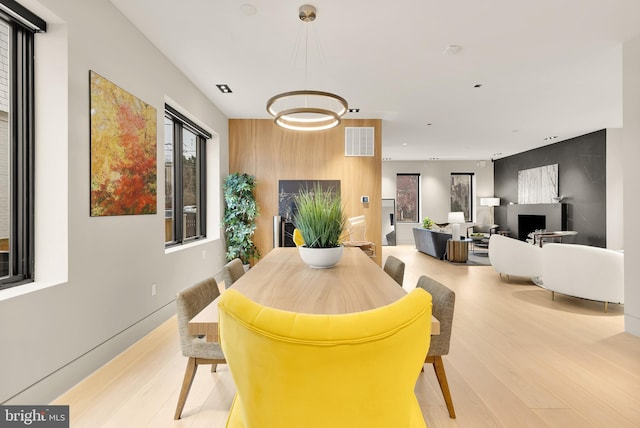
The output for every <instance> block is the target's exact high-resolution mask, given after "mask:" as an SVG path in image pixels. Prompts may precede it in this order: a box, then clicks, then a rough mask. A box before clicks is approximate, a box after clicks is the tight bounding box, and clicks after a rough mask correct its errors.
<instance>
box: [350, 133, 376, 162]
mask: <svg viewBox="0 0 640 428" xmlns="http://www.w3.org/2000/svg"><path fill="white" fill-rule="evenodd" d="M373 130H374V128H373V127H366V128H365V127H345V128H344V155H345V156H373V145H374V143H373Z"/></svg>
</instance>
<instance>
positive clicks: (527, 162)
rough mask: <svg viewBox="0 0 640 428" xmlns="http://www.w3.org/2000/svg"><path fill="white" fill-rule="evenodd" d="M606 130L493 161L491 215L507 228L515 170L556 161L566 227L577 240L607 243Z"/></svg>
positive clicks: (515, 189)
mask: <svg viewBox="0 0 640 428" xmlns="http://www.w3.org/2000/svg"><path fill="white" fill-rule="evenodd" d="M606 154H607V134H606V130H604V129H603V130H601V131H596V132H592V133H591V134H586V135H582V136H580V137H575V138H572V139H570V140H566V141H561V142H559V143H556V144H550V145H548V146H544V147H540V148H537V149H534V150H529V151H527V152H523V153H519V154H517V155H513V156H509V157H506V158H502V159H497V160H495V161H494V172H493V174H494V189H495V196H496V197H499V198H500V203H501V205H500V206H499V207H495V209H494V216H495V221H496V223H497V224H499V225H500V229H501V230H503V229H506V226H507V224H508V223H509V222H508V220H507V205H509V203H510V202H513V203H517V202H518V171H520V170H523V169H529V168H536V167H539V166H544V165H550V164H555V163H557V164H558V193H559V195H561V196H564V197H565V199H564V200H563V201H562V202H564V203H566V204H567V229H568V230H575V231H577V232H578V235H577V236H576V239H575V243H576V244H585V245H593V246H596V247H606V245H607V228H606V225H607V218H606V216H607V207H606V192H607V187H606V186H607V183H606V162H607V158H606Z"/></svg>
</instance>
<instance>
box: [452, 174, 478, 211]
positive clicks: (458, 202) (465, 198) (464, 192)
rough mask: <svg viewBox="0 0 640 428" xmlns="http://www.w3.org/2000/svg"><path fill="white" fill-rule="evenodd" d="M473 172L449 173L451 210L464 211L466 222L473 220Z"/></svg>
mask: <svg viewBox="0 0 640 428" xmlns="http://www.w3.org/2000/svg"><path fill="white" fill-rule="evenodd" d="M473 175H474V174H473V173H472V172H452V173H451V212H460V211H462V212H463V213H464V220H465V221H466V222H472V221H473V218H472V217H473Z"/></svg>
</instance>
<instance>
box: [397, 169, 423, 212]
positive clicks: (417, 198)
mask: <svg viewBox="0 0 640 428" xmlns="http://www.w3.org/2000/svg"><path fill="white" fill-rule="evenodd" d="M405 176H409V177H416V215H415V220H414V219H407V220H403V219H402V216H401V215H400V214H399V213H400V209H401V204H400V195H399V194H398V177H405ZM421 177H422V176H421V174H420V173H418V172H398V173H396V223H406V224H410V223H420V203H421V202H420V198H421V194H420V182H421V180H422V178H421Z"/></svg>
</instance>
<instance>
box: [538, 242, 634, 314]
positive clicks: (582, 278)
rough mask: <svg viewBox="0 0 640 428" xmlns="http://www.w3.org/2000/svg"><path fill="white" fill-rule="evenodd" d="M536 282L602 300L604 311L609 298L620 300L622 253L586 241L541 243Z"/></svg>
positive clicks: (571, 294)
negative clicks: (578, 243) (592, 245)
mask: <svg viewBox="0 0 640 428" xmlns="http://www.w3.org/2000/svg"><path fill="white" fill-rule="evenodd" d="M532 246H533V245H532ZM540 285H541V286H542V287H544V288H546V289H548V290H550V291H551V292H552V293H556V292H557V293H562V294H566V295H569V296H574V297H581V298H584V299H590V300H596V301H601V302H604V310H605V312H606V311H607V308H608V303H609V302H611V303H624V254H623V253H621V252H618V251H615V250H609V249H606V248H600V247H591V246H588V245H577V244H552V243H549V244H545V245H544V246H543V247H542V284H540ZM552 297H554V296H553V294H552Z"/></svg>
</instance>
